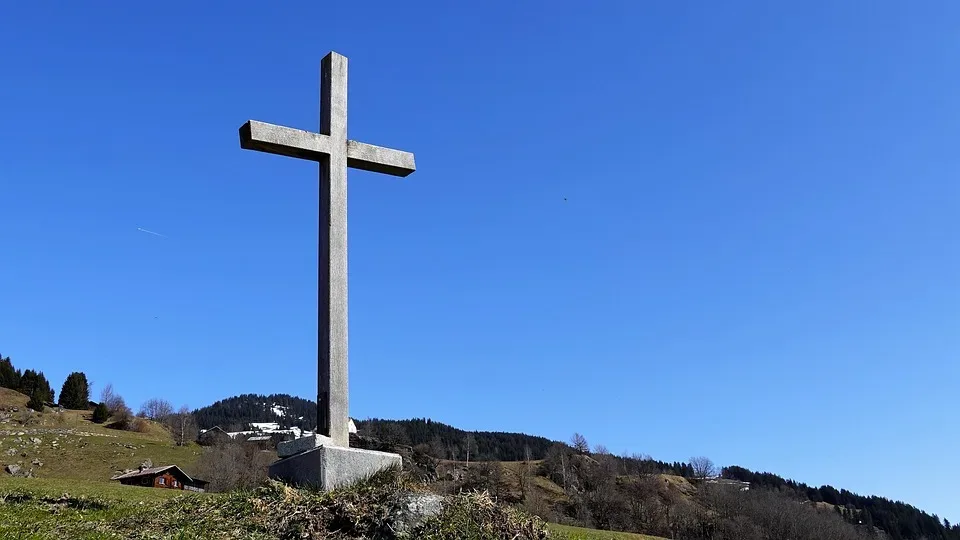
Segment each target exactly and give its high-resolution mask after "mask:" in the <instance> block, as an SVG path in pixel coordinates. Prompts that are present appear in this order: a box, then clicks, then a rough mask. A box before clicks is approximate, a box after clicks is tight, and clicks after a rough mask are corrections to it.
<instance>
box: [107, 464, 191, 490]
mask: <svg viewBox="0 0 960 540" xmlns="http://www.w3.org/2000/svg"><path fill="white" fill-rule="evenodd" d="M110 480H116V481H118V482H120V483H121V484H125V485H128V486H142V487H153V488H160V489H184V490H187V491H199V492H203V491H206V489H207V486H208V485H209V484H210V482H206V481H204V480H200V479H199V478H191V477H190V475H188V474H187V473H185V472H183V469H181V468H180V467H177V466H176V465H166V466H163V467H149V468H144V467H141V468H139V469H137V470H135V471H130V472H126V473H123V474H119V475H117V476H114V477H113V478H111V479H110Z"/></svg>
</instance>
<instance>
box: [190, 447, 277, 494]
mask: <svg viewBox="0 0 960 540" xmlns="http://www.w3.org/2000/svg"><path fill="white" fill-rule="evenodd" d="M271 461H273V458H271V457H270V453H269V452H261V451H260V449H259V448H257V447H256V446H255V445H252V444H245V443H243V442H239V441H233V440H230V441H226V442H223V443H221V444H217V445H215V446H212V447H209V448H207V449H206V450H205V451H204V453H203V455H202V456H200V459H199V460H198V461H197V472H198V476H200V477H201V478H203V479H204V480H208V481H209V482H210V487H209V490H210V491H215V492H223V491H231V490H234V489H251V488H255V487H257V486H259V485H260V484H262V483H263V482H264V481H266V479H267V467H269V465H270V462H271Z"/></svg>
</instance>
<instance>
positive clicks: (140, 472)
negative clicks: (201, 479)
mask: <svg viewBox="0 0 960 540" xmlns="http://www.w3.org/2000/svg"><path fill="white" fill-rule="evenodd" d="M170 469H176V470H178V471H180V474H182V475H184V476H186V477H187V480H190V481H191V482H193V481H194V480H193V478H190V475H189V474H187V473H185V472H183V469H181V468H180V467H177V466H176V465H164V466H163V467H148V468H146V469H137V470H136V471H131V472H128V473H123V474H118V475H117V476H114V477H112V478H110V479H111V480H124V479H127V478H136V477H138V476H154V475H157V474H160V473H162V472H164V471H168V470H170Z"/></svg>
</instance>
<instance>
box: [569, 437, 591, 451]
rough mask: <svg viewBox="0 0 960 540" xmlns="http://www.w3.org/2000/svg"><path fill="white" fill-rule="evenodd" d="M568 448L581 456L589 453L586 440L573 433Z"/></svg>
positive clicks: (588, 445)
mask: <svg viewBox="0 0 960 540" xmlns="http://www.w3.org/2000/svg"><path fill="white" fill-rule="evenodd" d="M570 446H572V447H573V449H574V450H576V451H577V452H580V453H581V454H586V453H587V452H589V451H590V444H589V443H587V438H586V437H584V436H583V435H581V434H579V433H574V434H573V437H570Z"/></svg>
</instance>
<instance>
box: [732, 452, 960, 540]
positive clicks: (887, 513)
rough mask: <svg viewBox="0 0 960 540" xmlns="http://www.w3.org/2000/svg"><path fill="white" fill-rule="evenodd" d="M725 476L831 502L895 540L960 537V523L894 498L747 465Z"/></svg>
mask: <svg viewBox="0 0 960 540" xmlns="http://www.w3.org/2000/svg"><path fill="white" fill-rule="evenodd" d="M723 476H724V477H725V478H730V479H733V480H740V481H743V482H750V484H751V486H756V488H759V489H770V490H775V491H779V492H781V493H784V492H787V493H789V492H793V493H794V494H795V495H796V496H798V497H801V498H804V499H807V500H810V501H812V502H817V503H819V502H824V503H827V504H831V505H833V506H834V508H836V509H837V512H838V513H839V514H840V515H841V516H843V517H844V519H846V520H847V521H849V522H851V523H862V524H864V525H867V526H875V527H879V528H880V529H883V530H884V531H886V532H887V534H889V535H890V537H891V538H893V539H894V540H900V539H910V540H913V539H918V540H919V539H930V540H933V539H942V540H954V539H957V540H960V525H951V523H950V522H949V521H948V520H947V519H944V520H943V521H941V520H940V518H939V517H937V516H936V515H930V514H928V513H926V512H924V511H922V510H920V509H918V508H916V507H915V506H912V505H909V504H906V503H903V502H900V501H891V500H890V499H886V498H883V497H876V496H871V497H865V496H863V495H857V494H856V493H852V492H850V491H847V490H845V489H839V490H838V489H836V488H834V487H833V486H820V487H819V488H816V487H813V486H808V485H806V484H804V483H801V482H796V481H793V480H786V479H784V478H781V477H780V476H777V475H775V474H771V473H766V472H765V473H758V472H754V471H750V470H748V469H744V468H743V467H725V468H724V469H723Z"/></svg>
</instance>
